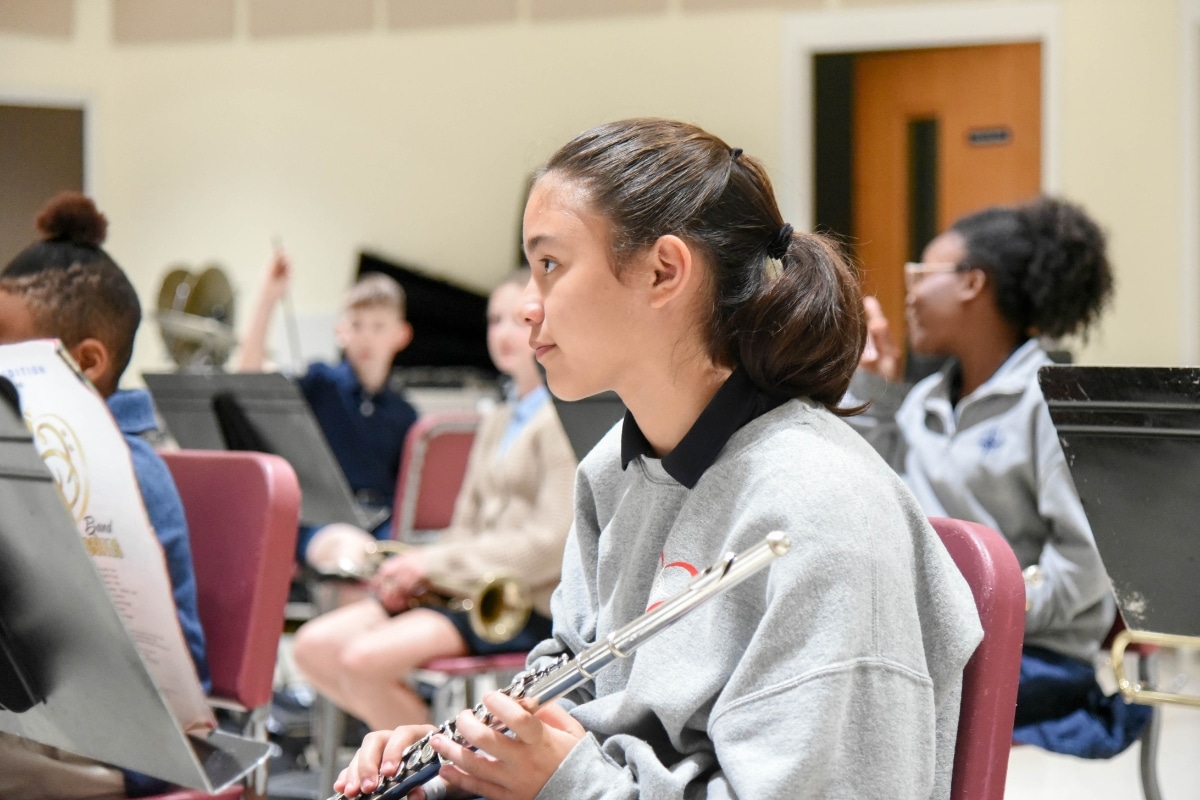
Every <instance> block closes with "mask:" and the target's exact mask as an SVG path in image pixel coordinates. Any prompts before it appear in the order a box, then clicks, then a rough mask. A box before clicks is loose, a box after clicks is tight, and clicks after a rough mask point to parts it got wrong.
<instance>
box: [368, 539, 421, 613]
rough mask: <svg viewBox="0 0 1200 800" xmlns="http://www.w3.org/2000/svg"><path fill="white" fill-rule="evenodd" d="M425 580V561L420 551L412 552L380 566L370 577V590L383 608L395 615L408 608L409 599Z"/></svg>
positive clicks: (386, 561)
mask: <svg viewBox="0 0 1200 800" xmlns="http://www.w3.org/2000/svg"><path fill="white" fill-rule="evenodd" d="M425 578H426V570H425V560H424V559H423V558H422V557H421V555H420V551H416V550H413V551H409V552H407V553H404V554H403V555H398V556H392V557H390V558H388V559H387V560H385V561H384V562H383V563H382V564H380V565H379V569H378V570H376V572H375V574H374V575H373V576H372V577H371V582H370V589H371V591H372V592H373V593H374V594H375V597H377V598H378V599H379V602H380V603H381V604H382V605H383V607H384V608H385V609H387V610H388V611H389V612H391V613H393V614H395V613H398V612H400V611H404V610H405V609H407V608H408V606H409V603H408V601H409V599H410V598H411V597H412V594H413V592H414V591H415V590H416V589H417V587H418V586H419V585H420V584H421V583H422V582H424V580H425Z"/></svg>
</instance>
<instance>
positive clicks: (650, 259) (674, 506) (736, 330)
mask: <svg viewBox="0 0 1200 800" xmlns="http://www.w3.org/2000/svg"><path fill="white" fill-rule="evenodd" d="M524 242H525V253H526V256H527V257H528V260H529V263H530V264H531V265H532V268H533V278H532V280H531V282H530V284H529V286H528V287H527V288H526V290H525V296H524V305H523V308H522V311H521V314H522V317H523V319H524V321H525V323H526V324H528V325H529V326H530V344H531V346H532V347H533V348H534V351H535V354H536V356H537V359H538V361H539V362H541V364H542V365H543V367H544V368H545V370H546V377H547V383H548V385H549V387H550V389H551V391H552V392H554V393H555V394H556V395H558V396H559V397H561V398H564V399H568V400H570V399H576V398H582V397H586V396H588V395H592V394H595V393H599V392H603V391H607V390H612V391H615V392H616V393H617V394H618V395H619V396H620V397H621V399H622V400H623V401H624V403H625V405H626V407H627V409H628V413H627V415H626V416H625V418H624V420H623V421H621V422H620V423H618V424H617V425H616V426H615V427H614V428H613V429H612V430H611V431H609V433H608V434H607V435H606V436H605V437H604V438H603V439H602V440H601V441H600V443H599V444H597V445H596V447H595V448H594V449H593V450H592V451H591V452H590V453H589V454H588V455H587V456H586V457H585V458H584V459H583V461H582V462H581V463H580V466H579V469H578V471H577V473H576V481H575V518H574V525H573V527H572V531H571V534H570V536H569V538H568V541H567V546H566V554H565V558H564V562H563V574H562V582H561V584H560V585H559V587H558V589H557V591H556V592H555V594H554V597H553V600H552V603H551V608H552V612H553V621H554V635H553V637H552V638H550V639H548V640H546V641H544V642H543V643H542V644H540V645H539V646H538V647H537V648H536V649H535V650H534V651H533V652H532V653H531V655H530V664H531V666H534V667H539V666H543V665H545V664H547V663H548V662H549V661H550V660H551V659H552V658H553V657H555V656H558V655H559V654H563V653H566V654H575V653H578V652H580V651H581V650H582V649H584V648H585V647H586V646H588V645H590V644H591V643H593V642H595V641H598V640H600V639H602V638H603V637H605V636H606V635H607V634H609V633H610V632H612V631H614V630H616V629H618V628H619V627H621V626H623V625H625V624H626V623H628V622H630V621H631V620H633V619H635V618H637V617H638V616H640V615H641V614H642V613H643V612H645V611H646V610H647V609H648V608H650V607H652V606H655V605H656V604H658V603H659V602H661V601H662V600H664V599H666V598H667V597H670V596H671V595H673V594H675V593H676V592H678V591H679V590H680V589H682V588H683V587H684V586H685V585H686V584H687V582H688V580H689V579H690V577H691V576H692V575H693V574H695V573H696V572H697V571H698V570H701V569H704V568H705V567H707V566H709V565H710V564H712V563H714V562H716V561H717V560H718V559H720V557H721V556H722V555H723V554H724V553H727V552H731V551H732V552H740V551H742V550H744V549H745V548H747V547H749V546H750V545H752V544H754V543H756V542H759V541H761V540H762V538H763V537H764V536H765V535H766V534H767V533H768V532H770V531H773V530H782V531H784V532H785V533H787V534H788V535H789V537H790V539H791V542H792V549H791V552H789V553H788V554H787V555H786V556H785V557H783V558H781V559H779V560H777V561H776V562H774V563H773V564H772V566H771V567H770V569H769V570H765V571H763V572H760V573H758V574H757V575H755V576H754V577H752V578H750V579H749V580H747V581H746V582H744V583H741V584H739V585H737V586H736V587H734V588H732V589H730V590H729V591H728V592H725V593H723V594H721V595H719V596H718V597H716V598H714V599H712V600H711V601H709V602H708V603H706V604H704V605H702V606H700V607H699V608H697V609H696V610H695V611H694V612H693V613H691V614H689V615H688V616H686V617H684V618H683V619H681V620H680V621H678V622H677V623H675V624H674V625H672V626H670V627H668V628H666V629H664V630H663V631H662V632H661V633H659V634H658V635H657V636H656V637H655V639H654V640H653V641H651V642H648V643H647V644H646V645H645V646H643V647H641V648H640V649H638V650H637V651H636V652H635V653H633V654H632V655H631V656H630V657H629V658H626V659H621V660H620V661H617V662H615V663H613V664H610V665H609V666H608V667H606V668H605V669H604V670H601V671H599V672H598V673H597V674H596V675H595V677H594V680H593V681H591V682H589V683H588V684H587V685H586V686H585V688H583V689H579V690H576V691H574V692H572V693H571V694H569V695H567V696H566V697H565V698H564V699H563V700H560V701H558V702H557V703H551V704H549V705H547V706H545V707H543V708H542V709H541V710H539V711H538V712H537V713H536V714H531V713H529V712H528V711H527V710H526V709H525V708H524V707H523V706H521V705H519V704H518V703H517V702H516V701H514V700H513V699H511V698H509V697H508V696H506V695H503V694H500V693H493V694H490V695H488V696H486V697H485V698H484V703H485V705H486V706H487V707H488V709H489V710H490V711H491V712H492V713H493V714H494V716H495V717H496V718H497V719H498V720H500V721H501V722H503V723H504V724H505V725H506V726H507V727H508V729H509V730H510V731H512V732H513V733H514V738H509V737H507V736H505V735H503V734H500V733H499V732H497V731H495V730H493V729H491V728H488V727H485V726H483V725H482V724H481V723H479V722H478V721H476V720H475V719H474V718H473V717H472V716H471V714H470V713H464V714H461V715H459V717H458V719H457V724H458V732H459V733H460V734H461V735H463V736H464V737H465V738H466V739H467V740H468V741H469V742H470V743H471V744H472V745H474V746H475V747H477V748H478V751H471V750H469V749H466V748H463V747H461V746H459V745H457V744H455V743H454V742H452V741H450V740H449V739H447V738H446V737H445V736H440V735H439V736H435V737H434V738H433V747H434V749H435V750H436V751H437V752H438V753H439V754H441V755H442V756H443V757H445V758H446V759H448V760H449V761H451V762H453V765H452V766H451V765H446V766H443V767H442V769H441V776H442V777H443V778H444V779H445V780H446V782H447V784H448V785H449V786H450V787H451V789H452V790H453V791H454V792H456V793H457V794H458V795H459V796H469V797H474V796H477V795H482V796H484V797H488V798H533V797H534V796H537V797H538V798H540V799H541V800H546V798H580V797H587V798H638V797H645V798H664V797H672V798H681V797H689V798H701V797H714V798H717V797H721V798H727V797H747V798H756V800H765V799H767V798H776V799H778V800H783V799H784V798H787V800H794V799H795V798H818V797H822V798H824V797H833V796H839V797H885V796H886V797H900V798H945V797H948V796H949V791H950V773H951V762H952V757H953V749H954V740H955V734H956V731H957V726H958V711H959V699H960V695H961V688H962V670H963V666H964V665H965V664H966V662H967V659H968V658H969V657H970V655H971V653H972V652H973V650H974V649H975V646H976V644H977V643H978V641H979V639H980V628H979V622H978V618H977V615H976V611H975V605H974V601H973V600H972V596H971V593H970V590H969V589H968V587H967V585H966V583H965V582H964V581H963V579H962V577H961V575H960V574H959V572H958V570H957V569H956V567H955V566H954V564H953V562H952V561H951V560H950V558H949V556H948V554H947V553H946V552H945V550H944V549H943V547H942V545H941V542H940V540H939V539H938V537H937V535H936V534H935V533H934V532H933V530H932V529H931V528H930V527H929V524H928V522H927V520H926V518H925V516H924V514H923V513H922V512H921V510H920V508H919V507H918V506H917V504H916V502H915V500H914V499H913V497H912V496H911V494H910V493H909V492H908V490H907V489H906V488H905V487H904V485H903V483H902V481H900V480H899V478H898V477H897V476H896V475H895V473H894V472H893V471H892V470H890V469H889V468H888V467H887V465H886V464H885V463H884V462H883V461H882V460H881V459H880V458H879V457H878V455H877V454H876V453H875V452H873V451H872V449H871V448H870V447H869V446H868V445H867V444H866V443H865V442H864V441H863V440H862V439H861V437H859V436H858V435H857V434H856V433H855V432H854V431H853V430H852V429H851V428H850V427H849V426H847V425H846V424H845V423H844V422H843V421H842V420H841V419H840V415H841V414H843V413H846V412H843V411H841V410H839V408H838V403H839V401H840V400H841V398H842V396H843V394H844V393H845V390H846V386H847V384H848V382H849V380H850V377H851V375H852V374H853V372H854V370H855V367H856V365H857V361H858V356H859V352H860V351H861V349H862V346H863V341H864V336H865V328H864V315H863V312H862V301H861V296H860V293H859V288H858V277H857V275H856V273H855V271H854V270H853V268H852V267H851V266H850V265H849V264H848V263H847V261H846V260H845V259H844V258H843V257H842V256H841V254H840V253H839V252H838V250H837V248H836V247H835V246H834V245H832V244H831V243H830V242H828V241H827V240H825V239H823V238H821V237H819V236H813V235H808V234H800V233H796V232H794V231H793V230H792V227H791V226H790V225H788V224H787V223H786V222H785V221H784V219H783V218H782V216H781V215H780V213H779V209H778V207H777V206H776V203H775V198H774V193H773V190H772V188H771V183H770V180H769V179H768V178H767V175H766V173H765V171H764V170H763V168H762V166H761V165H760V164H759V162H757V161H756V160H754V159H752V158H750V157H748V156H746V155H744V154H743V153H742V151H741V150H740V149H735V148H730V147H729V146H728V145H727V144H726V143H725V142H723V141H721V140H720V139H718V138H717V137H715V136H713V135H711V134H709V133H707V132H705V131H703V130H701V129H699V128H696V127H695V126H692V125H687V124H684V123H680V122H672V121H668V120H660V119H632V120H625V121H622V122H614V123H611V124H607V125H601V126H599V127H597V128H594V129H592V130H590V131H587V132H585V133H583V134H581V135H580V136H579V137H577V138H576V139H574V140H573V141H571V142H570V143H568V144H567V145H566V146H564V147H563V148H562V149H560V150H559V151H558V152H557V153H556V154H555V155H554V156H553V157H552V158H551V159H550V161H549V162H548V163H547V165H546V166H545V167H544V168H543V169H542V170H541V171H540V172H539V173H538V175H537V178H536V181H535V183H534V185H533V189H532V191H531V193H530V196H529V200H528V202H527V204H526V208H525V217H524ZM427 730H428V727H427V726H414V727H407V728H398V729H396V730H395V731H385V732H377V733H372V734H369V735H368V737H367V739H366V740H365V741H364V743H363V746H362V748H361V749H360V750H359V752H358V753H357V754H356V756H355V759H354V761H353V762H352V763H351V765H350V767H349V768H347V770H345V771H344V772H343V773H342V775H341V776H340V777H339V779H338V781H337V783H336V784H335V786H336V788H337V789H338V790H339V791H342V792H345V793H346V794H347V795H349V796H352V797H354V796H358V795H359V794H361V793H362V792H364V791H366V792H370V791H372V790H373V789H374V788H375V787H377V786H378V785H379V776H380V774H383V775H386V776H390V775H393V774H395V772H396V769H397V764H398V759H399V758H400V754H401V752H402V751H403V748H404V747H405V746H406V745H407V744H408V743H410V742H412V741H414V740H415V739H417V738H418V737H419V736H421V735H423V734H424V733H425V732H426V731H427ZM412 796H416V797H421V796H423V791H421V790H418V791H417V792H415V793H414V795H412Z"/></svg>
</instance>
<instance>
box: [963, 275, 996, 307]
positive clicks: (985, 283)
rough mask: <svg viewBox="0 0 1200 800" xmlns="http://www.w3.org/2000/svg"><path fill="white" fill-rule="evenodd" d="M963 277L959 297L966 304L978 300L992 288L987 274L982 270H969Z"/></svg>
mask: <svg viewBox="0 0 1200 800" xmlns="http://www.w3.org/2000/svg"><path fill="white" fill-rule="evenodd" d="M963 277H964V280H963V281H962V283H961V284H960V286H961V287H962V288H961V290H960V292H959V296H960V298H961V299H962V301H963V302H964V303H968V302H971V301H972V300H976V299H978V298H979V297H980V296H982V295H983V293H984V292H985V291H987V290H988V289H989V288H990V287H991V282H990V281H989V280H988V277H987V273H986V272H984V271H983V270H981V269H969V270H967V271H966V272H964V273H963Z"/></svg>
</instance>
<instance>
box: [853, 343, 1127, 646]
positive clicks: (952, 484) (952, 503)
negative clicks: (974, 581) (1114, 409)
mask: <svg viewBox="0 0 1200 800" xmlns="http://www.w3.org/2000/svg"><path fill="white" fill-rule="evenodd" d="M1049 363H1051V361H1050V358H1049V356H1047V355H1046V353H1045V351H1044V350H1043V349H1042V348H1041V346H1040V345H1039V344H1038V343H1037V341H1036V340H1030V341H1028V342H1026V343H1025V344H1024V345H1022V346H1021V347H1020V348H1018V349H1017V350H1016V351H1015V352H1014V353H1013V354H1012V355H1011V356H1009V358H1008V360H1007V361H1005V362H1004V364H1002V365H1001V366H1000V368H999V369H998V370H996V372H995V374H994V375H992V377H991V378H989V379H988V380H987V382H985V383H984V384H983V385H982V386H980V387H979V388H978V389H976V390H975V391H974V392H972V393H971V394H970V395H968V396H967V397H964V398H962V399H961V400H960V401H959V403H958V407H957V408H954V407H952V406H951V403H950V381H951V374H950V369H952V368H953V367H952V366H949V367H947V368H946V369H944V370H943V371H941V372H939V373H937V374H935V375H931V376H929V377H928V378H926V379H925V380H923V381H921V382H920V383H918V384H917V385H916V386H914V387H913V388H912V390H911V391H910V392H908V394H907V395H904V393H903V391H902V390H901V389H900V388H899V387H895V386H891V385H889V386H887V387H886V389H885V388H884V384H883V382H882V380H881V379H877V378H874V376H872V379H867V380H862V379H861V378H862V377H863V376H856V382H855V384H854V385H853V386H852V391H853V393H854V397H855V400H856V401H857V400H860V399H861V400H866V399H875V400H876V403H875V406H874V407H873V408H872V409H871V411H870V412H869V414H868V415H867V417H866V418H865V419H858V418H852V424H854V425H855V426H856V427H859V429H860V432H861V433H863V435H865V436H866V437H867V439H868V440H869V441H871V442H872V444H874V445H875V446H876V448H877V449H878V450H879V451H880V453H881V454H883V456H884V458H885V459H887V460H888V461H889V462H890V463H891V464H892V466H893V467H895V469H896V470H897V471H899V472H900V473H901V474H902V475H903V476H904V478H905V480H906V481H907V482H908V485H909V487H911V488H912V490H913V494H915V495H916V497H917V500H918V501H919V502H920V503H921V507H922V508H923V509H925V512H926V513H927V514H928V515H929V516H943V517H957V518H959V519H965V520H970V521H972V522H979V523H982V524H984V525H987V526H988V527H990V528H992V529H994V530H996V531H998V532H1000V533H1001V534H1003V535H1004V538H1006V539H1008V541H1009V544H1011V545H1012V547H1013V550H1014V551H1015V552H1016V555H1017V560H1018V561H1019V562H1020V563H1021V567H1022V569H1024V568H1026V567H1029V566H1032V565H1034V564H1037V565H1039V567H1040V572H1041V584H1040V585H1036V586H1032V587H1030V589H1029V592H1028V597H1029V601H1030V608H1029V611H1028V612H1027V614H1026V615H1025V643H1026V644H1029V645H1036V646H1040V647H1045V648H1047V649H1049V650H1053V651H1055V652H1058V653H1062V654H1063V655H1067V656H1072V657H1074V658H1079V659H1083V660H1090V659H1091V657H1092V656H1093V655H1094V654H1095V653H1096V651H1097V650H1098V649H1099V645H1100V642H1101V641H1103V639H1104V636H1105V635H1106V633H1107V632H1108V629H1109V628H1110V627H1111V625H1112V621H1113V616H1114V613H1115V606H1114V604H1113V600H1112V587H1111V584H1110V582H1109V580H1108V575H1107V573H1106V572H1105V570H1104V565H1103V563H1101V561H1100V554H1099V552H1098V551H1097V550H1096V543H1095V541H1094V540H1093V538H1092V529H1091V526H1090V525H1089V524H1088V521H1087V517H1086V516H1085V515H1084V512H1083V506H1082V504H1081V503H1080V502H1079V495H1078V494H1077V493H1076V491H1075V483H1074V481H1072V480H1071V473H1070V470H1069V469H1068V467H1067V462H1066V458H1064V456H1063V451H1062V446H1061V445H1060V444H1059V441H1058V434H1057V432H1056V431H1055V430H1054V424H1053V422H1051V420H1050V412H1049V410H1048V409H1047V408H1046V401H1045V399H1044V398H1043V397H1042V392H1041V389H1040V388H1039V387H1038V384H1037V372H1038V369H1040V368H1041V367H1042V366H1043V365H1045V364H1049ZM900 398H903V401H902V402H900ZM898 403H899V409H898V410H897V409H896V405H897V404H898Z"/></svg>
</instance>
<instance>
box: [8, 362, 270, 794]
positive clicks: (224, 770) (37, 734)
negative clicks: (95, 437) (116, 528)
mask: <svg viewBox="0 0 1200 800" xmlns="http://www.w3.org/2000/svg"><path fill="white" fill-rule="evenodd" d="M5 382H6V381H5V380H4V379H3V378H0V383H5ZM0 508H3V509H4V513H3V514H0V620H2V624H0V640H2V641H0V651H2V652H3V654H4V658H3V668H2V669H0V674H4V675H5V676H6V677H5V680H4V686H3V690H2V691H0V730H2V731H5V732H7V733H11V734H14V735H16V736H21V737H23V738H27V739H31V740H34V741H37V742H41V743H43V744H47V745H51V746H53V747H58V748H61V749H63V750H67V751H69V752H72V753H77V754H79V755H82V756H85V757H88V758H93V759H96V760H99V761H102V762H105V763H107V764H112V765H114V766H118V767H122V768H125V769H131V770H136V771H138V772H142V773H145V774H147V775H152V776H154V777H157V778H161V779H163V780H166V781H170V782H172V783H176V784H179V785H180V786H185V787H188V788H192V789H199V790H202V791H207V792H216V791H220V790H221V789H223V788H225V787H227V786H230V785H232V784H233V783H234V782H235V781H237V780H238V779H240V778H241V777H242V776H244V775H246V774H247V773H249V772H250V771H251V770H253V769H254V768H255V767H257V766H258V765H259V764H261V763H262V762H263V761H265V760H266V758H267V757H268V755H269V753H270V745H269V744H268V743H267V742H257V741H252V740H249V739H244V738H242V737H240V736H234V735H232V734H229V733H225V732H224V731H220V730H218V729H211V730H204V731H200V730H195V731H193V732H192V733H190V734H189V733H185V732H184V731H183V729H182V728H181V727H180V724H179V722H178V720H177V719H176V717H175V716H174V715H173V713H172V711H171V709H170V708H169V706H168V703H167V701H166V700H165V699H164V697H163V695H162V694H161V693H160V691H159V689H158V688H157V687H156V685H155V683H154V681H153V680H152V679H151V677H150V673H149V671H148V670H147V666H146V664H145V662H144V661H143V660H142V657H141V656H140V655H139V653H138V651H137V649H136V647H135V645H134V643H133V640H132V639H131V638H130V635H129V634H128V633H127V631H126V628H125V626H124V624H123V623H122V621H121V618H120V617H119V616H118V613H117V610H116V608H115V607H114V605H113V602H112V601H111V600H110V599H109V595H108V593H107V591H106V589H105V585H104V583H103V582H102V579H101V576H100V574H99V572H98V571H97V567H96V566H94V564H93V561H92V556H91V555H89V553H88V551H87V550H86V549H85V547H84V543H83V541H82V539H81V538H80V534H79V531H78V529H77V527H76V523H75V521H74V520H73V519H72V517H71V515H70V513H69V512H68V511H67V509H66V507H65V506H64V505H63V499H62V497H60V494H59V490H58V489H57V488H56V486H55V483H54V480H53V479H52V477H51V473H50V471H49V470H48V468H47V466H46V464H45V463H44V461H43V459H42V457H41V456H40V455H39V454H38V450H37V449H36V448H35V447H34V444H33V439H32V436H31V434H30V431H29V429H28V428H27V427H26V425H25V423H24V422H23V421H22V419H21V416H20V415H19V414H18V413H17V411H16V409H15V408H14V407H13V405H12V404H11V403H10V402H0ZM13 676H15V677H16V678H17V682H16V683H14V682H12V681H10V680H9V678H11V677H13Z"/></svg>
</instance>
